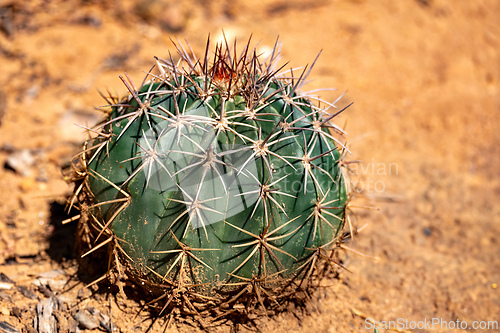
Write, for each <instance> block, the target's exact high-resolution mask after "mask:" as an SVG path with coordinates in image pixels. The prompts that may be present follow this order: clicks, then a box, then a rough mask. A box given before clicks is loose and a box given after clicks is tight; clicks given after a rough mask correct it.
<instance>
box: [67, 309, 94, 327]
mask: <svg viewBox="0 0 500 333" xmlns="http://www.w3.org/2000/svg"><path fill="white" fill-rule="evenodd" d="M73 318H75V320H76V321H77V322H78V324H79V325H80V326H81V327H82V328H85V329H89V330H92V329H94V328H97V327H99V322H98V321H97V320H96V319H94V317H93V316H91V315H90V314H89V313H88V312H87V311H84V310H79V311H78V312H77V313H75V315H74V316H73Z"/></svg>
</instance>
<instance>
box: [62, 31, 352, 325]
mask: <svg viewBox="0 0 500 333" xmlns="http://www.w3.org/2000/svg"><path fill="white" fill-rule="evenodd" d="M174 45H175V46H176V48H177V51H178V53H179V56H180V59H179V61H177V62H174V60H173V58H172V56H170V58H169V59H167V60H162V59H158V58H156V66H155V67H156V70H154V71H153V70H152V71H150V72H149V73H148V75H147V77H146V79H145V80H144V82H143V84H142V85H141V86H140V87H139V88H136V87H135V86H134V84H133V83H132V82H131V81H130V79H129V78H128V76H127V75H125V77H120V78H121V80H122V81H123V83H124V84H125V86H126V88H127V90H128V91H129V96H128V97H126V98H125V99H122V100H120V99H118V98H115V97H112V96H106V97H105V98H106V100H107V101H108V103H109V107H108V108H107V109H106V119H105V120H104V121H103V122H102V123H100V124H98V125H97V126H96V127H94V128H93V129H89V133H91V137H90V138H89V139H88V140H87V142H86V143H85V146H84V149H83V151H82V152H81V153H80V154H78V155H77V157H76V158H75V160H74V163H73V164H74V166H75V171H76V177H75V182H76V183H77V186H75V194H74V196H73V198H72V201H71V204H73V203H74V202H78V203H79V207H80V210H81V215H80V227H81V230H83V240H84V243H86V244H87V246H88V249H87V250H88V252H87V253H85V254H88V253H92V252H94V251H96V250H97V249H99V248H103V247H107V248H108V249H109V251H110V253H111V257H112V258H113V260H112V262H111V264H112V266H113V267H114V270H115V271H118V272H119V273H123V272H126V273H127V274H128V276H129V277H130V279H131V280H133V281H135V282H140V283H139V284H142V285H144V286H145V288H146V290H147V291H148V292H149V294H153V295H158V293H159V294H160V295H163V296H164V297H162V298H163V299H164V300H166V302H164V303H163V308H162V309H163V310H166V309H169V308H172V307H177V308H179V309H181V310H185V312H187V313H198V314H200V313H203V312H204V311H208V312H212V313H213V314H215V315H216V316H220V315H221V314H222V315H223V314H226V313H228V312H232V311H234V309H237V308H238V307H236V306H235V304H237V303H239V302H243V301H244V302H246V303H245V304H246V305H247V307H248V308H249V309H250V308H254V309H255V310H258V309H262V310H263V311H264V312H266V311H269V309H270V308H273V307H279V304H281V301H282V300H284V299H287V298H289V297H291V296H292V295H293V294H294V293H296V292H297V291H298V290H299V291H300V290H307V289H308V288H309V287H311V286H312V284H313V281H317V279H315V277H316V276H319V275H321V274H322V272H324V269H323V268H324V267H325V263H326V264H327V265H326V266H328V265H331V264H334V265H340V263H339V262H338V261H337V260H336V259H335V258H336V256H335V249H336V248H338V245H339V243H340V242H342V241H343V240H344V239H345V235H344V231H343V230H344V226H345V225H346V223H345V222H346V219H347V215H346V207H347V198H348V192H349V188H348V184H349V182H348V181H347V179H346V178H345V173H344V172H343V171H342V164H343V162H342V161H343V158H344V156H345V152H346V148H345V146H344V144H343V141H342V136H343V131H342V130H341V129H340V128H339V127H338V126H336V125H335V124H333V123H332V120H333V118H334V117H335V116H336V115H338V114H339V113H340V112H342V111H343V110H335V109H336V106H335V103H328V102H326V101H323V100H321V99H320V98H318V97H315V96H313V95H311V94H305V93H302V92H301V88H302V86H303V85H304V83H305V82H306V78H307V77H308V75H309V73H310V71H311V68H312V67H313V66H311V67H310V68H309V69H308V68H307V67H306V68H305V69H304V70H302V71H301V72H300V75H298V76H295V72H296V71H297V70H295V71H294V70H292V69H291V70H289V71H282V70H283V68H284V66H282V67H280V68H278V67H277V63H278V60H279V57H280V56H279V55H280V53H279V50H280V45H279V44H278V43H277V44H276V45H275V47H274V49H273V50H272V52H271V53H270V55H269V56H268V57H267V59H265V60H262V57H261V56H259V55H258V54H257V51H256V49H255V48H254V49H251V48H250V41H249V42H248V44H246V46H245V47H244V48H243V50H242V52H241V53H240V54H237V53H236V48H235V47H234V48H230V47H229V46H228V44H227V42H225V43H221V44H218V45H217V46H216V47H215V54H214V56H213V59H212V60H210V58H211V57H210V51H209V50H210V46H209V42H207V47H206V50H205V54H204V57H203V58H202V59H198V58H196V56H195V54H194V53H193V51H192V50H191V48H189V47H188V48H185V47H184V46H182V45H181V44H180V43H174ZM313 65H314V63H313ZM321 104H322V105H324V107H322V106H321ZM104 245H106V246H104ZM266 309H267V310H266Z"/></svg>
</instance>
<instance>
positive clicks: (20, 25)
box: [0, 0, 500, 333]
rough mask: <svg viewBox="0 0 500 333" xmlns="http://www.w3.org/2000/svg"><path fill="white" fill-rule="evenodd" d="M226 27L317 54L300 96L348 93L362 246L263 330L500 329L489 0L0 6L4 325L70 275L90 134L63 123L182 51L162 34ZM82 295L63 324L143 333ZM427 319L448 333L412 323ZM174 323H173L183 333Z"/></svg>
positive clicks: (85, 118)
mask: <svg viewBox="0 0 500 333" xmlns="http://www.w3.org/2000/svg"><path fill="white" fill-rule="evenodd" d="M223 32H224V34H225V36H226V38H227V39H228V41H229V42H230V43H232V42H233V41H234V40H236V41H237V43H238V44H239V45H240V46H241V47H243V45H245V44H246V42H247V41H248V38H249V37H250V36H251V35H252V45H256V44H258V48H259V50H261V51H262V52H266V50H269V49H270V48H272V47H273V46H274V44H275V42H276V39H277V38H278V37H279V41H280V42H282V52H281V55H282V63H283V64H284V63H286V62H289V65H288V67H293V68H296V67H303V66H305V65H306V64H311V63H312V62H313V61H314V59H315V58H316V56H317V55H318V53H319V52H320V51H321V55H320V57H319V59H318V61H317V62H316V65H315V67H314V69H313V71H312V73H311V75H310V79H311V81H310V82H309V84H308V85H306V86H305V88H304V89H305V90H314V89H320V88H336V90H325V91H323V92H321V97H322V98H323V99H325V100H329V101H333V100H335V99H337V98H338V97H339V96H340V95H342V94H343V93H344V92H345V93H346V95H345V96H344V97H343V99H342V100H341V102H340V103H338V106H340V107H342V106H345V105H347V104H348V103H350V102H354V105H353V106H351V107H350V108H349V109H348V111H347V112H345V113H344V114H342V116H340V117H338V118H336V119H337V124H339V125H341V126H343V127H345V129H346V131H347V133H348V137H347V142H348V143H349V145H350V149H351V151H352V156H349V159H351V160H359V161H361V163H359V164H353V165H352V169H353V170H352V171H353V173H355V175H354V174H353V179H354V182H355V183H356V185H357V188H358V192H359V193H357V194H356V196H355V200H354V201H353V206H354V207H353V214H354V215H353V221H354V223H355V224H356V226H357V227H358V228H359V227H364V228H363V231H362V232H361V233H360V234H359V235H356V236H355V239H354V240H353V241H352V242H351V243H349V244H348V246H349V247H350V248H352V249H354V250H355V251H359V252H361V253H363V254H364V255H366V256H360V255H357V254H355V253H354V252H349V251H348V252H346V254H345V260H346V265H347V267H348V268H349V270H350V272H343V273H342V274H341V275H340V277H339V278H337V279H330V280H326V281H324V283H323V285H324V288H320V290H319V291H318V292H317V293H316V294H314V295H313V298H312V300H311V302H310V303H309V304H308V305H307V307H306V308H300V309H291V311H290V312H287V313H283V314H280V315H278V316H276V317H273V318H262V319H259V320H258V321H257V322H256V324H257V327H258V329H259V330H262V331H265V332H318V333H319V332H373V328H374V327H375V326H374V325H373V324H370V323H371V321H377V322H379V324H378V325H379V327H381V328H384V327H383V326H381V325H382V324H381V322H384V321H386V322H387V321H394V322H397V321H398V320H399V321H402V322H405V321H406V322H407V325H406V326H405V327H398V328H399V329H400V331H405V330H406V331H412V332H423V331H425V332H450V331H457V330H458V328H460V327H456V329H450V328H454V327H451V326H450V325H451V322H455V324H456V323H457V320H458V321H459V322H461V323H462V322H463V323H465V324H463V323H462V324H461V325H469V326H472V325H473V324H474V322H478V323H482V322H488V321H496V322H497V323H500V317H499V309H500V288H498V287H497V286H498V285H499V284H500V259H499V257H498V253H500V206H499V204H498V202H499V200H500V178H499V177H498V176H499V173H500V130H499V125H500V122H499V116H500V84H499V80H500V2H499V1H496V0H476V1H452V0H401V1H391V0H380V1H367V0H303V1H299V0H280V1H272V0H262V1H254V2H249V1H241V0H231V1H229V0H227V1H226V0H220V1H215V0H214V1H203V0H176V1H169V0H149V1H148V0H126V1H118V0H103V1H97V0H66V1H63V0H45V1H41V0H40V1H37V0H33V1H25V0H0V272H1V273H0V282H2V283H4V284H3V285H2V286H3V287H2V288H0V327H3V326H2V325H7V324H5V323H8V324H9V325H11V326H12V327H14V329H18V330H19V331H20V330H21V329H23V328H25V327H29V325H30V324H31V323H32V320H33V317H34V316H35V305H36V304H37V303H38V302H39V300H41V299H43V298H44V297H47V295H46V294H44V293H43V292H41V291H40V290H41V288H40V282H39V283H38V284H37V282H36V281H40V279H41V278H42V277H43V278H45V279H46V280H44V281H46V283H47V284H48V285H49V286H50V287H51V290H52V292H58V291H60V290H62V288H63V287H62V286H63V285H64V284H65V283H66V282H67V281H68V279H69V276H70V275H71V272H74V271H75V260H74V259H75V258H74V257H72V251H71V246H72V240H71V237H70V238H69V239H68V237H67V236H65V235H66V234H64V233H63V232H61V230H63V229H64V228H71V227H68V226H66V227H64V228H63V227H62V226H60V221H61V220H62V219H63V218H64V214H63V209H64V205H65V199H66V197H67V195H68V194H69V193H71V191H72V189H71V187H70V186H69V185H68V184H66V182H65V181H64V179H63V177H62V174H61V168H63V167H64V166H67V165H68V161H69V160H70V159H71V157H72V155H74V154H75V153H77V152H78V150H79V149H80V147H81V143H82V142H83V140H84V139H85V132H84V131H83V130H82V129H81V128H79V127H77V126H75V125H74V124H75V123H78V124H82V125H89V126H91V125H93V124H94V123H95V122H96V121H98V120H99V119H100V118H101V114H100V113H99V112H96V111H95V110H94V109H93V108H94V107H98V106H101V105H103V104H105V101H104V100H103V99H102V98H101V97H100V95H99V93H98V90H101V91H106V90H109V91H111V92H113V93H115V94H116V95H119V96H122V95H124V94H125V92H126V90H125V88H124V87H123V84H122V83H121V81H120V80H119V79H118V75H120V74H123V73H124V72H127V73H128V74H129V75H130V77H131V78H132V80H133V81H134V82H135V83H136V85H138V84H140V83H141V82H142V79H143V78H144V76H145V73H146V72H147V71H148V70H149V69H150V68H151V67H152V66H153V64H154V56H157V57H160V58H167V57H168V55H169V52H170V53H171V54H172V56H173V57H174V58H177V54H176V51H175V47H174V46H173V44H172V42H171V41H170V39H171V38H172V39H174V40H176V39H178V40H179V41H181V42H183V43H185V41H186V40H187V41H188V42H189V45H190V46H191V48H192V49H193V50H194V51H195V52H196V53H197V54H199V55H200V56H201V55H202V54H203V52H204V50H205V45H206V40H207V36H208V35H209V34H210V36H211V41H212V43H213V44H214V43H215V42H217V41H220V40H222V38H223ZM366 207H368V209H367V208H366ZM371 208H376V209H371ZM54 272H55V273H54ZM58 281H59V282H58ZM61 281H63V282H62V283H61ZM6 286H10V287H9V288H7V287H6ZM49 289H50V288H49ZM76 289H78V288H76ZM76 289H75V290H71V291H69V292H67V293H65V294H64V295H63V298H64V301H65V302H66V303H67V304H69V307H68V308H66V312H64V311H63V310H60V311H61V313H62V316H63V317H64V316H67V317H68V318H70V319H71V315H72V314H74V312H75V311H76V310H75V309H77V308H80V307H85V306H92V307H94V308H96V309H100V311H101V312H102V313H107V314H108V315H109V316H111V317H112V320H114V321H115V324H116V327H117V328H118V329H119V330H120V331H126V330H127V329H130V328H132V327H134V325H138V326H137V327H138V331H141V327H143V326H140V325H143V324H137V323H136V322H137V318H134V315H135V312H134V309H136V310H137V309H139V307H138V305H137V304H135V305H134V304H133V303H131V302H126V301H123V302H125V304H126V309H127V310H126V311H123V309H122V310H120V309H118V308H117V305H116V304H115V305H110V304H111V302H108V300H105V299H104V298H103V297H101V296H99V295H97V296H95V295H94V296H89V297H88V298H87V297H85V298H84V299H85V302H86V303H85V305H82V304H81V303H78V302H77V301H78V300H81V298H79V297H80V296H78V295H79V294H78V293H77V291H78V290H76ZM26 290H27V291H26ZM122 305H123V304H122ZM110 307H111V308H112V309H114V310H113V311H112V314H111V315H110ZM113 307H115V308H113ZM70 319H68V321H67V325H68V326H67V330H68V331H71V329H70V328H71V320H70ZM425 320H426V321H431V320H440V321H441V323H443V322H446V323H448V324H450V325H448V327H445V326H443V324H440V325H434V326H431V327H429V326H427V327H420V328H422V329H419V328H418V327H411V325H415V326H416V325H417V324H418V322H420V321H422V322H423V321H425ZM436 322H437V321H436ZM183 325H184V324H182V323H181V324H177V325H174V326H173V328H172V330H174V331H175V330H178V331H181V332H184V331H186V332H188V331H192V330H193V328H192V327H190V326H183ZM492 325H493V324H492ZM5 327H6V326H5ZM462 328H463V327H462ZM482 328H485V329H482V330H478V331H481V332H494V331H495V332H496V331H498V326H496V329H494V327H493V326H490V328H489V329H488V327H482ZM232 329H235V328H231V326H223V327H221V328H220V330H221V331H223V332H230V331H231V330H232ZM236 330H237V331H245V330H246V328H245V327H243V326H241V327H240V326H236ZM61 331H64V329H63V330H61ZM96 331H97V329H96ZM380 331H381V332H383V331H386V330H383V329H381V330H380ZM387 331H390V330H387Z"/></svg>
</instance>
